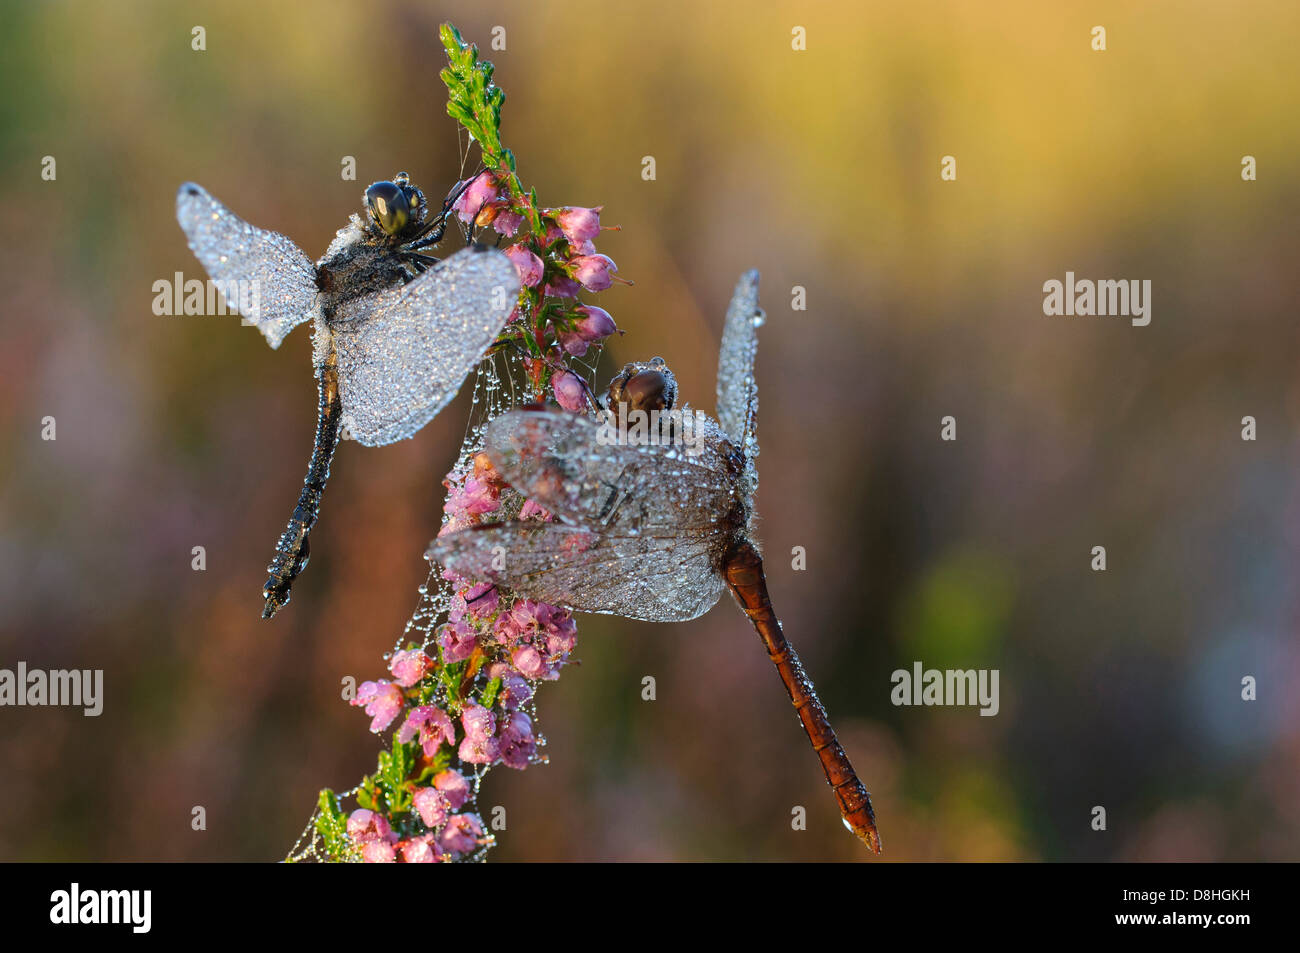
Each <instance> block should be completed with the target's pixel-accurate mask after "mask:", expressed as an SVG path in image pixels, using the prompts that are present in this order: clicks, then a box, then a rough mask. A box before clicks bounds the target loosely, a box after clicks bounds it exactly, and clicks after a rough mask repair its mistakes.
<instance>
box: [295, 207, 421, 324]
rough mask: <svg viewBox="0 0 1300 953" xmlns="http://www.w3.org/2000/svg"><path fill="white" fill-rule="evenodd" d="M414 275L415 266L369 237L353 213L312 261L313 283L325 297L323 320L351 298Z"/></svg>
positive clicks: (392, 286)
mask: <svg viewBox="0 0 1300 953" xmlns="http://www.w3.org/2000/svg"><path fill="white" fill-rule="evenodd" d="M415 274H416V272H415V269H414V268H413V267H412V266H411V265H409V264H408V263H407V262H406V261H405V260H404V259H403V258H402V257H401V256H399V255H394V254H393V253H392V250H391V249H390V248H388V247H387V245H386V243H384V242H378V241H375V240H374V239H373V238H370V237H369V236H368V232H367V231H366V229H365V228H364V227H363V226H362V225H361V224H360V220H359V219H358V218H357V217H356V216H353V218H352V221H351V222H350V223H349V224H348V225H347V226H346V227H345V228H342V229H340V230H339V233H338V237H336V238H335V239H334V241H333V242H331V243H330V247H329V249H328V250H327V251H326V252H325V256H324V257H323V258H321V260H320V261H318V262H317V263H316V286H317V287H318V288H319V289H320V290H321V293H322V294H323V296H324V299H325V300H324V302H323V307H322V311H323V312H324V314H325V316H326V318H327V319H328V318H331V317H333V314H334V312H335V311H336V310H337V309H338V307H339V306H340V305H342V304H345V303H346V302H348V301H350V300H352V299H353V298H357V297H361V296H364V295H370V294H374V293H376V292H379V291H385V290H387V289H389V288H395V287H397V286H398V285H402V284H405V283H406V282H408V281H410V280H411V279H412V278H413V277H414V276H415Z"/></svg>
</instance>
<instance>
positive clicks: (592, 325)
mask: <svg viewBox="0 0 1300 953" xmlns="http://www.w3.org/2000/svg"><path fill="white" fill-rule="evenodd" d="M573 310H574V312H575V313H577V314H579V315H581V317H580V319H579V320H577V321H575V322H573V326H572V327H571V328H570V329H569V330H561V329H559V328H557V329H556V331H555V337H556V340H558V341H559V342H560V345H561V346H562V347H563V348H564V349H565V350H566V351H568V352H569V353H570V354H572V355H574V356H575V357H581V356H582V355H584V354H586V353H587V347H588V345H591V344H595V343H597V342H599V341H603V340H604V339H605V338H607V337H609V336H610V335H611V334H613V333H614V332H615V331H617V330H618V326H617V325H615V324H614V319H613V318H611V317H610V316H609V312H608V311H606V310H605V309H604V308H597V307H596V306H595V305H590V304H582V305H578V307H576V308H574V309H573Z"/></svg>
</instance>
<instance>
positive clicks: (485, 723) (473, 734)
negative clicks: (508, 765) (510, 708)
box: [460, 702, 497, 741]
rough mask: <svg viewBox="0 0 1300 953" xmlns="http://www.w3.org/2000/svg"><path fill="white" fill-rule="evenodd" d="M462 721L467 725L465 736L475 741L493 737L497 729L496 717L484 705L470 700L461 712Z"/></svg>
mask: <svg viewBox="0 0 1300 953" xmlns="http://www.w3.org/2000/svg"><path fill="white" fill-rule="evenodd" d="M460 723H461V724H462V725H464V726H465V737H466V738H472V739H473V740H474V741H483V740H485V739H487V738H491V737H492V735H493V733H494V732H495V731H496V727H497V723H496V717H495V716H494V715H493V714H492V712H490V711H488V710H487V709H486V708H484V707H483V706H482V705H479V704H477V703H475V702H470V703H469V704H468V705H466V706H465V710H464V711H463V712H461V716H460Z"/></svg>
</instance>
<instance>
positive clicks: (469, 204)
mask: <svg viewBox="0 0 1300 953" xmlns="http://www.w3.org/2000/svg"><path fill="white" fill-rule="evenodd" d="M461 184H462V185H463V184H464V183H463V182H462V183H461ZM499 194H500V191H499V190H498V189H497V185H496V181H495V180H494V179H493V178H492V174H491V173H490V172H482V173H480V174H479V175H477V176H475V177H474V181H473V182H471V183H470V185H469V187H468V188H466V189H465V191H463V192H461V193H460V198H458V199H456V202H455V204H453V205H452V210H453V211H455V213H456V214H457V216H459V218H460V220H461V221H462V222H466V223H469V222H472V221H474V220H475V219H476V218H477V217H478V213H479V212H480V211H482V209H483V206H484V205H486V204H487V203H488V202H495V201H496V199H497V196H498V195H499Z"/></svg>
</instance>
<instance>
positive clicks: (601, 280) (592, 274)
mask: <svg viewBox="0 0 1300 953" xmlns="http://www.w3.org/2000/svg"><path fill="white" fill-rule="evenodd" d="M570 264H571V265H573V277H574V279H575V280H576V281H577V282H578V283H579V284H581V285H582V287H584V288H586V289H587V290H588V291H604V290H605V289H606V288H608V287H609V286H610V285H612V284H613V283H614V279H613V278H611V277H610V275H611V274H612V273H614V272H616V271H618V265H616V264H614V259H612V258H610V257H609V256H608V255H579V256H578V257H577V258H574V259H571V260H570Z"/></svg>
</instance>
